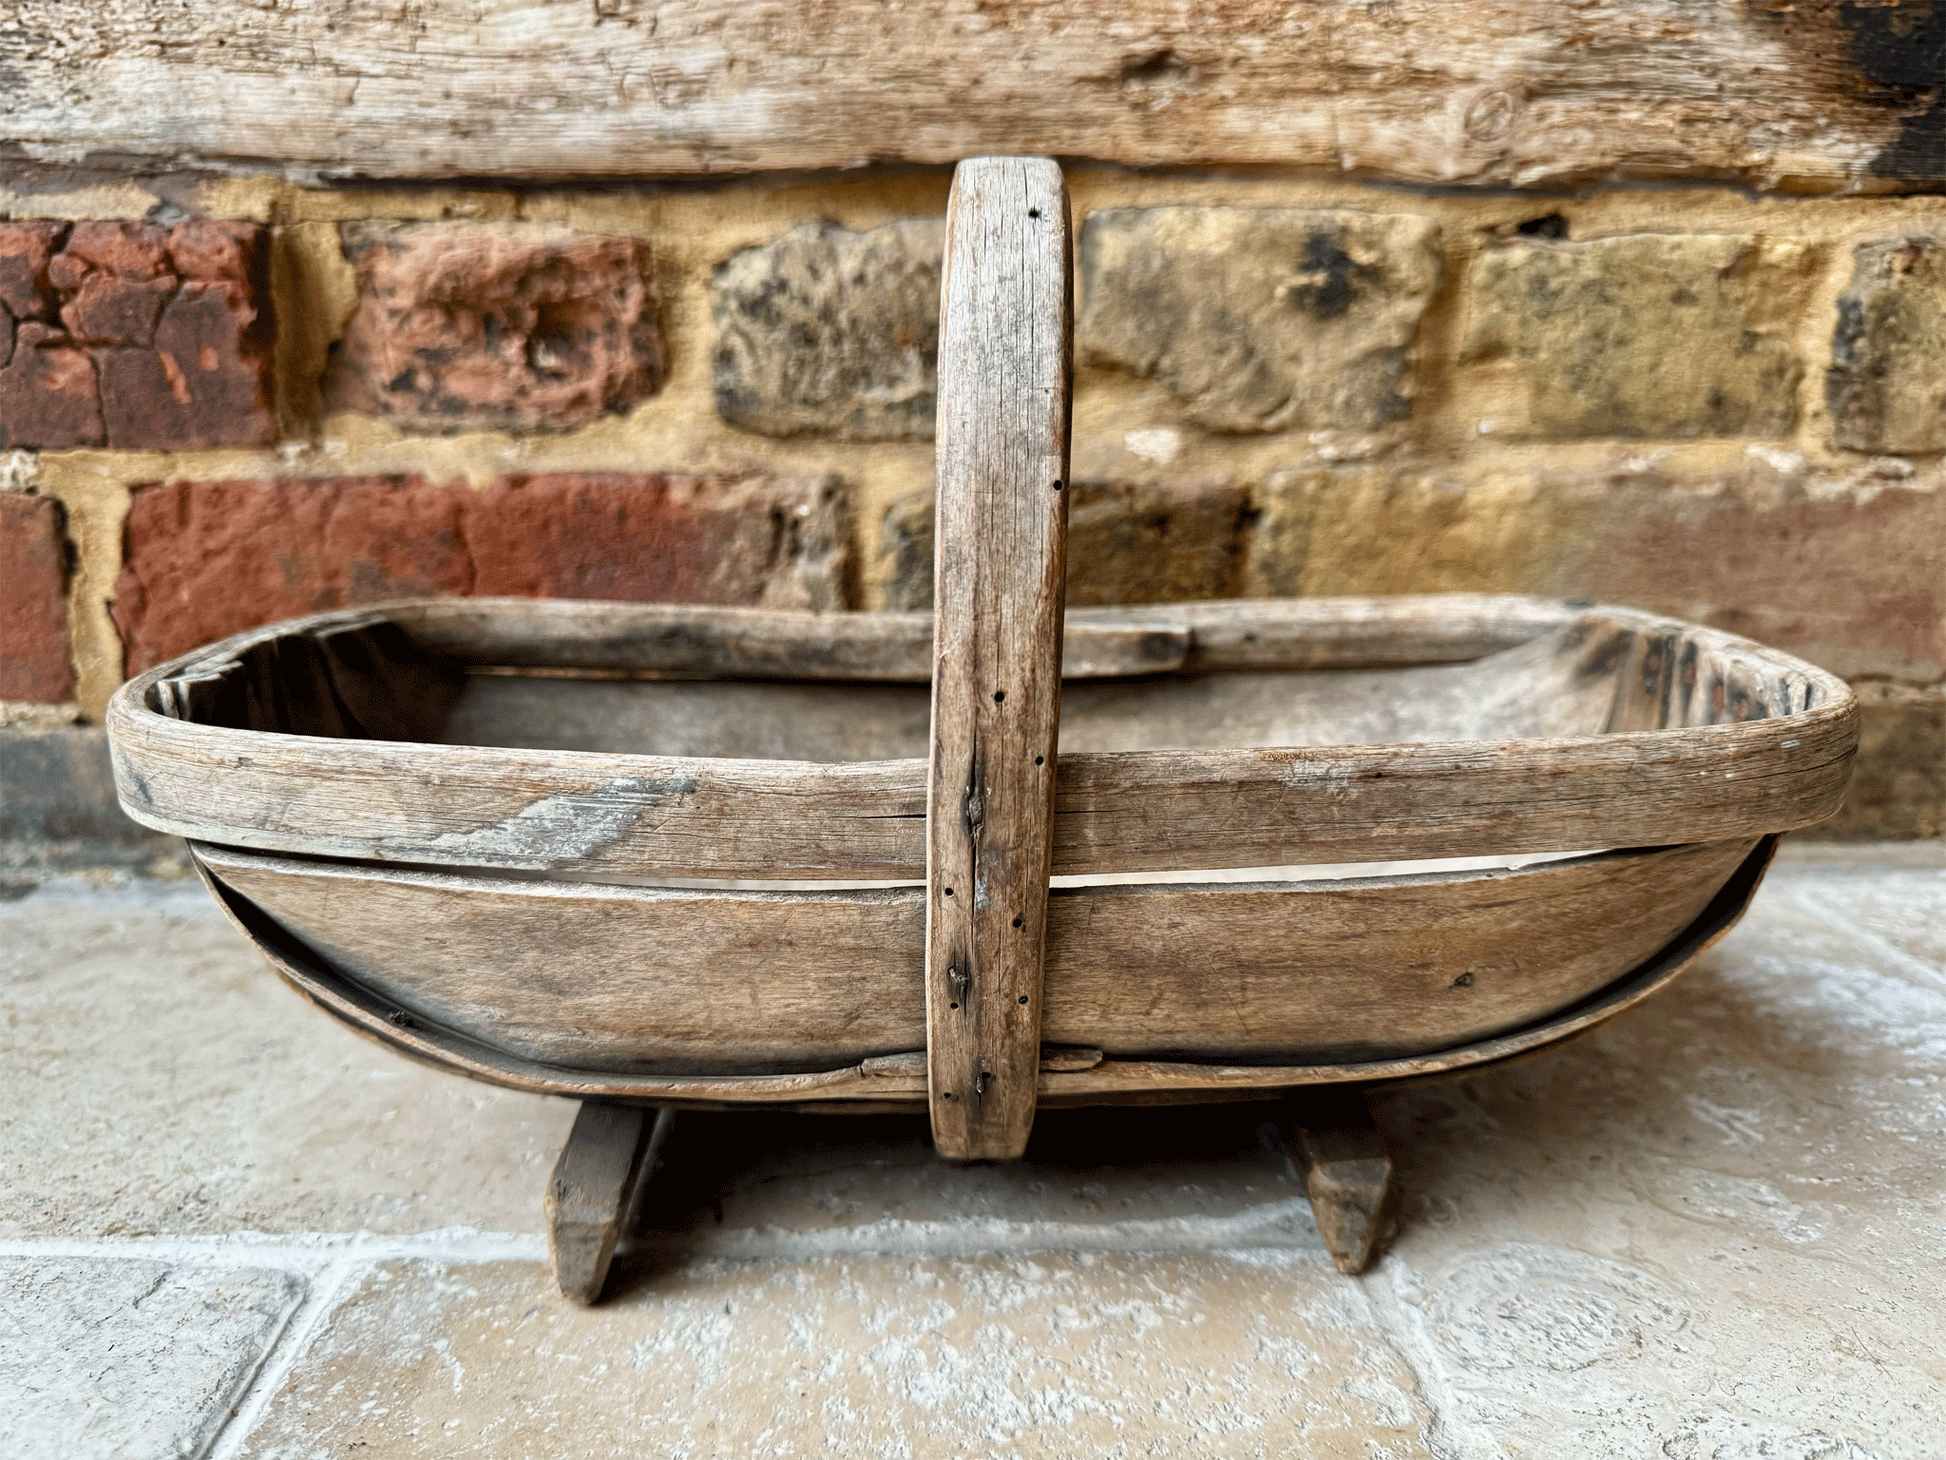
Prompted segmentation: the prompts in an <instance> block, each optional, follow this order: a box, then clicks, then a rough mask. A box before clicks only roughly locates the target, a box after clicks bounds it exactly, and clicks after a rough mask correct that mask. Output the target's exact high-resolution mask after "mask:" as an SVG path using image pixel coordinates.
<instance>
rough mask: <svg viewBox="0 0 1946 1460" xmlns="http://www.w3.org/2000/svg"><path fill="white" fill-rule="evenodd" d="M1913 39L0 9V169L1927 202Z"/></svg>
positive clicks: (930, 11) (1565, 19)
mask: <svg viewBox="0 0 1946 1460" xmlns="http://www.w3.org/2000/svg"><path fill="white" fill-rule="evenodd" d="M1908 10H1911V11H1913V12H1915V13H1914V15H1913V16H1912V17H1911V18H1910V19H1908V18H1907V16H1906V12H1907V11H1908ZM1928 13H1929V12H1928V8H1927V7H1925V6H1924V5H1907V6H1904V7H1894V6H1885V7H1879V6H1866V5H1848V4H1839V3H1837V0H1799V3H1797V4H1795V5H1790V6H1785V5H1772V4H1765V5H1758V4H1749V5H1696V4H1692V3H1686V0H1609V3H1598V4H1592V5H1574V6H1563V5H1556V4H1549V3H1544V0H1402V3H1399V4H1393V5H1385V6H1322V5H1304V6H1293V5H1288V4H1282V3H1273V0H1245V3H1241V4H1235V5H1229V6H1222V7H1207V6H1204V7H1185V6H1181V5H1177V4H1172V3H1171V4H1165V3H1162V0H1130V3H1127V4H1123V5H1120V6H1117V7H1115V8H1114V9H1113V10H1112V11H1110V10H1104V9H1103V8H1102V7H1101V6H1100V5H1097V4H1091V3H1084V0H1039V3H1033V4H1021V5H1010V6H1005V7H999V8H995V7H985V8H980V9H967V8H965V7H963V6H961V5H958V4H956V3H949V0H926V3H920V4H907V5H898V6H889V7H888V6H877V5H820V4H811V3H807V0H734V3H732V0H693V3H689V4H684V5H679V6H678V5H666V4H665V5H651V4H649V3H647V0H599V3H589V0H552V3H549V0H476V3H472V4H468V5H463V6H459V5H410V6H400V5H391V4H385V5H381V4H375V3H370V0H321V3H315V4H307V5H303V6H297V7H292V6H285V5H279V6H264V5H236V4H228V3H221V0H183V3H178V4H173V5H170V6H168V7H166V8H160V9H159V8H158V7H156V6H155V5H153V4H151V3H149V0H15V3H14V4H13V5H12V6H11V7H10V16H11V25H10V27H9V28H10V30H11V32H12V35H13V36H14V40H13V41H12V44H11V45H10V46H9V47H8V53H7V57H6V59H7V64H8V68H9V75H10V79H9V83H8V89H7V92H6V95H5V100H4V102H0V107H3V108H4V111H3V112H0V116H4V135H5V138H6V139H7V140H8V141H9V142H10V143H11V144H13V147H14V148H15V149H16V152H17V155H24V156H26V157H37V158H45V159H50V160H53V161H61V162H81V161H85V160H87V159H89V158H90V157H91V156H112V157H114V158H116V159H117V165H123V166H126V165H128V164H127V162H126V161H125V159H149V160H151V161H153V162H154V163H158V164H162V165H165V166H181V165H194V164H198V163H219V164H220V163H230V164H241V165H245V166H263V165H266V164H268V165H271V166H278V165H286V166H291V167H295V168H297V169H299V170H301V171H315V172H318V173H322V174H324V175H326V176H348V177H351V176H355V177H381V178H383V177H395V178H435V177H450V176H463V177H542V178H575V177H587V178H600V177H639V176H645V175H655V174H663V175H667V174H698V173H721V172H736V171H750V170H766V169H780V168H785V169H794V168H821V167H856V166H859V165H861V164H865V163H870V162H875V161H889V162H922V163H950V162H953V161H955V160H957V159H959V158H961V157H968V156H974V155H978V154H982V153H997V152H1007V153H1039V154H1044V155H1050V156H1063V157H1090V158H1100V159H1104V160H1107V161H1112V162H1118V163H1134V164H1157V165H1196V164H1258V165H1266V164H1267V165H1280V166H1295V167H1312V168H1328V169H1333V170H1341V171H1346V172H1355V173H1360V174H1364V175H1368V176H1372V177H1377V178H1385V179H1394V180H1403V181H1408V182H1419V183H1455V182H1491V183H1512V184H1516V185H1533V184H1559V183H1563V182H1572V181H1588V180H1598V179H1606V178H1609V177H1651V178H1667V177H1726V178H1737V179H1744V180H1748V181H1750V182H1753V183H1755V184H1757V185H1759V186H1771V185H1796V186H1812V187H1819V186H1822V187H1834V186H1840V185H1842V186H1857V185H1861V184H1862V185H1866V186H1870V185H1872V184H1874V183H1876V182H1880V181H1881V180H1884V181H1894V182H1895V181H1897V180H1899V179H1906V180H1918V179H1923V178H1926V177H1931V178H1933V179H1935V180H1936V179H1937V178H1938V177H1939V176H1940V175H1941V173H1942V171H1946V162H1942V160H1941V159H1940V158H1939V157H1938V156H1937V155H1936V152H1937V135H1938V134H1937V130H1936V122H1935V123H1934V128H1933V130H1928V127H1927V123H1926V121H1925V119H1924V118H1925V113H1926V112H1927V108H1928V106H1929V105H1931V104H1932V103H1933V102H1934V100H1935V97H1934V96H1933V95H1932V94H1929V93H1928V92H1926V91H1925V90H1923V89H1922V88H1923V86H1924V83H1923V81H1919V80H1917V79H1916V78H1919V77H1923V76H1925V75H1926V74H1927V69H1928V66H1929V64H1936V58H1935V59H1933V60H1930V61H1929V57H1930V54H1931V53H1930V52H1929V51H1928V49H1927V47H1928V44H1929V41H1928V26H1927V22H1926V19H1925V16H1926V15H1927V14H1928ZM1930 44H1931V45H1934V46H1936V44H1937V42H1936V41H1931V42H1930ZM1929 139H1930V143H1931V145H1928V142H1929Z"/></svg>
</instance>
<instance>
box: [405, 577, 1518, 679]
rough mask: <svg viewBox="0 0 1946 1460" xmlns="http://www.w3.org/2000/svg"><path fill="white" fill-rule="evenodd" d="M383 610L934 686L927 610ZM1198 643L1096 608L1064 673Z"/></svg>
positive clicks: (449, 647)
mask: <svg viewBox="0 0 1946 1460" xmlns="http://www.w3.org/2000/svg"><path fill="white" fill-rule="evenodd" d="M1526 601H1527V602H1529V603H1533V602H1540V603H1546V602H1547V600H1544V599H1543V600H1526ZM383 611H384V613H385V615H386V617H388V618H390V619H392V620H393V621H394V622H396V623H398V624H399V625H400V626H401V627H402V628H404V629H406V630H407V631H409V632H410V633H411V634H412V636H413V637H414V638H415V639H417V640H418V641H419V642H421V643H422V644H425V645H426V646H428V647H429V648H431V649H434V650H436V651H438V652H439V653H442V654H446V655H450V656H451V657H453V658H455V659H457V660H459V661H460V662H462V663H465V664H470V665H495V666H506V667H510V668H529V669H547V670H591V671H597V672H608V673H614V674H644V675H665V674H666V675H692V676H699V677H700V676H721V677H725V678H737V679H789V680H852V681H863V682H868V683H870V682H889V683H910V684H925V683H928V682H929V681H930V680H931V679H932V644H933V624H932V615H931V614H930V613H816V612H810V611H805V610H795V609H771V608H722V607H716V606H706V605H701V604H685V603H599V602H586V601H579V600H572V599H534V598H453V599H441V600H436V601H432V602H414V603H403V604H392V605H388V606H386V608H385V609H384V610H383ZM1190 636H1191V630H1190V627H1189V623H1188V620H1187V618H1186V616H1185V615H1183V614H1180V613H1171V612H1169V611H1168V610H1167V609H1166V608H1165V609H1163V610H1160V611H1157V610H1131V611H1123V610H1120V609H1112V608H1109V609H1100V608H1098V609H1092V610H1088V611H1086V612H1085V613H1084V614H1083V615H1082V616H1081V617H1080V618H1079V619H1078V621H1077V622H1075V623H1072V624H1070V625H1069V626H1068V629H1067V634H1066V646H1065V650H1064V664H1063V673H1065V674H1066V675H1067V676H1068V677H1069V678H1071V679H1088V678H1106V677H1113V676H1117V675H1130V674H1164V673H1167V672H1169V671H1170V670H1175V669H1180V668H1182V667H1183V665H1184V662H1185V661H1186V660H1187V659H1188V657H1189V648H1190Z"/></svg>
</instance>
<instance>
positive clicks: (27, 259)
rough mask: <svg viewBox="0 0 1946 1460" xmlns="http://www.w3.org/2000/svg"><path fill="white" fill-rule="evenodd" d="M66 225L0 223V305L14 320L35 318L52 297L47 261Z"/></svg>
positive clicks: (39, 315) (43, 222)
mask: <svg viewBox="0 0 1946 1460" xmlns="http://www.w3.org/2000/svg"><path fill="white" fill-rule="evenodd" d="M66 230H67V224H65V223H55V222H50V221H40V222H30V223H0V305H4V306H5V307H6V310H7V312H8V313H9V314H11V315H12V316H13V317H14V318H15V319H39V318H41V317H42V316H43V315H44V314H45V313H46V311H47V309H48V305H49V303H50V302H51V300H52V298H53V294H52V289H51V286H50V285H49V283H48V280H47V261H48V259H49V258H50V257H51V256H52V254H53V252H54V246H55V245H56V244H57V243H58V242H60V239H61V235H62V234H63V233H64V232H65V231H66Z"/></svg>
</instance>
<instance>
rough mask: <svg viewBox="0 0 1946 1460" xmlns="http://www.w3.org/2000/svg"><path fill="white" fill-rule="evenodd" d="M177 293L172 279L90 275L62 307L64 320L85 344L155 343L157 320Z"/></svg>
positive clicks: (74, 335)
mask: <svg viewBox="0 0 1946 1460" xmlns="http://www.w3.org/2000/svg"><path fill="white" fill-rule="evenodd" d="M175 292H176V281H175V280H174V279H172V278H163V279H124V278H122V277H120V276H119V275H116V274H90V275H88V277H87V278H85V279H83V280H82V281H81V287H80V288H79V289H77V290H75V292H74V297H73V298H71V299H69V300H68V302H67V303H66V304H64V305H62V306H61V323H62V324H64V325H66V326H67V330H68V333H69V334H70V335H71V336H73V338H74V339H75V340H77V341H79V342H81V343H83V344H89V345H152V344H154V343H155V322H156V320H157V318H158V317H159V316H160V315H161V314H162V306H163V305H165V304H167V303H168V302H169V299H170V296H171V295H173V294H174V293H175Z"/></svg>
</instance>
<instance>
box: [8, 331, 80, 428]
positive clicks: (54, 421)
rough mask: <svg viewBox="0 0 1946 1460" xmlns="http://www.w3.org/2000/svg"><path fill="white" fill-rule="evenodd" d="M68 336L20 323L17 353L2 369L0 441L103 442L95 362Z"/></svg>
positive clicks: (15, 351)
mask: <svg viewBox="0 0 1946 1460" xmlns="http://www.w3.org/2000/svg"><path fill="white" fill-rule="evenodd" d="M65 339H66V336H64V335H61V334H59V333H57V332H56V331H54V330H52V329H49V328H48V327H47V326H46V325H44V324H39V323H35V322H32V321H29V322H25V323H23V324H21V325H20V326H19V328H18V330H17V332H16V336H15V339H14V349H13V357H12V358H11V359H10V360H8V362H7V366H6V368H5V369H4V370H0V446H40V447H45V448H47V449H49V450H55V451H58V450H60V449H61V448H63V447H70V446H100V445H101V444H102V443H103V441H104V439H105V437H104V435H103V432H102V428H101V397H100V392H99V389H98V387H97V385H96V382H95V364H94V361H93V360H91V359H90V358H89V357H88V352H87V351H86V350H77V349H74V348H72V347H70V346H68V345H66V344H63V343H62V341H64V340H65Z"/></svg>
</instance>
